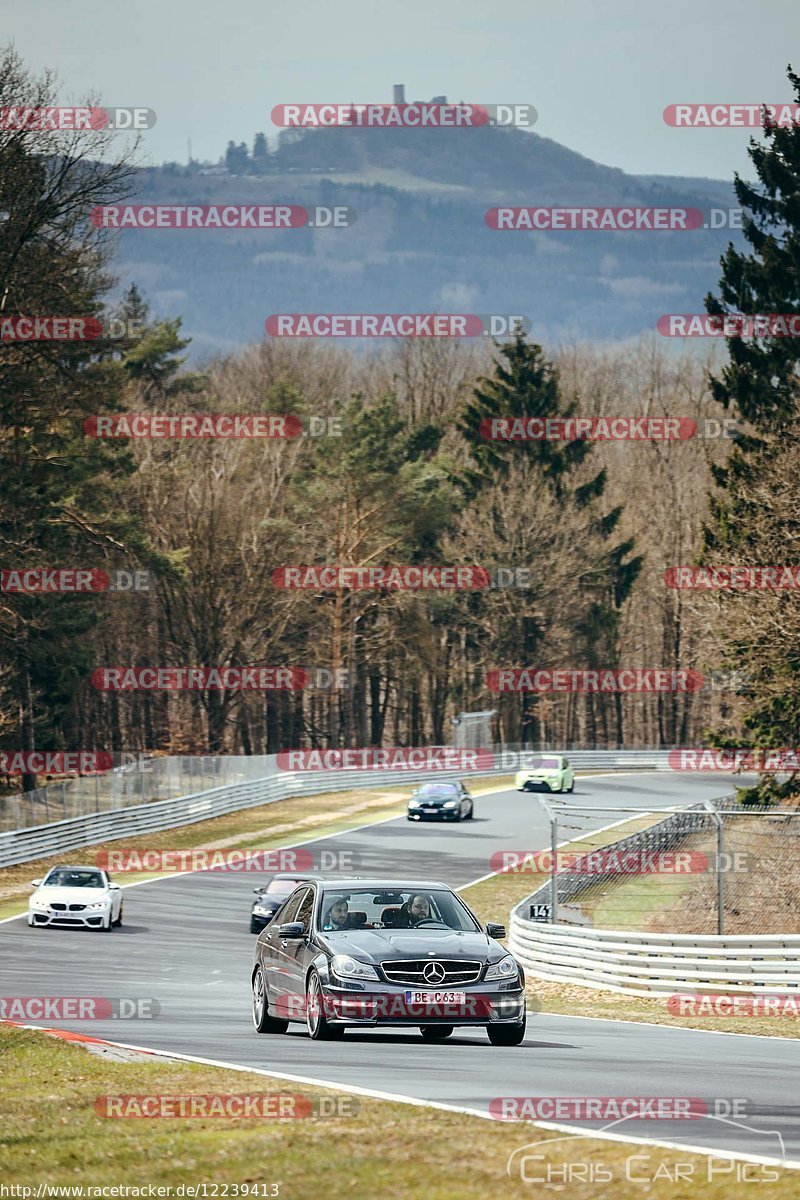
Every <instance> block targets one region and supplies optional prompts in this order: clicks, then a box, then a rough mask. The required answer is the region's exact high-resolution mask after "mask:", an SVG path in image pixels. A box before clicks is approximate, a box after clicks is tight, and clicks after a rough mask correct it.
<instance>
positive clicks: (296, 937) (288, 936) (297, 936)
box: [278, 921, 306, 942]
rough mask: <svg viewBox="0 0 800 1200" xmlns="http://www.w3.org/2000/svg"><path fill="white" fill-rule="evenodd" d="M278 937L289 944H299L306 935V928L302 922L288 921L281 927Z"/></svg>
mask: <svg viewBox="0 0 800 1200" xmlns="http://www.w3.org/2000/svg"><path fill="white" fill-rule="evenodd" d="M278 935H279V936H280V937H282V938H283V939H284V941H287V942H299V941H300V940H301V938H304V937H305V935H306V927H305V925H304V924H303V922H302V921H287V922H286V924H285V925H281V927H280V929H279V930H278Z"/></svg>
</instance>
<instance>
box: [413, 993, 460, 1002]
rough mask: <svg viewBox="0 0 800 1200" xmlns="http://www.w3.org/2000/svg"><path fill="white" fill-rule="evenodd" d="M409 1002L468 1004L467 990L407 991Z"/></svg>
mask: <svg viewBox="0 0 800 1200" xmlns="http://www.w3.org/2000/svg"><path fill="white" fill-rule="evenodd" d="M406 1002H407V1003H408V1004H466V1003H467V993H466V992H406Z"/></svg>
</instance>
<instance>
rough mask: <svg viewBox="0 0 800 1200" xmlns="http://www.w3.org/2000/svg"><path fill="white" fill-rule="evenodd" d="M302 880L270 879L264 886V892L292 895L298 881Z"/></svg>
mask: <svg viewBox="0 0 800 1200" xmlns="http://www.w3.org/2000/svg"><path fill="white" fill-rule="evenodd" d="M302 882H303V881H302V879H270V881H269V883H268V884H267V886H266V887H265V888H264V894H265V895H267V896H291V894H292V892H293V891H294V889H295V888H296V887H297V885H298V883H302Z"/></svg>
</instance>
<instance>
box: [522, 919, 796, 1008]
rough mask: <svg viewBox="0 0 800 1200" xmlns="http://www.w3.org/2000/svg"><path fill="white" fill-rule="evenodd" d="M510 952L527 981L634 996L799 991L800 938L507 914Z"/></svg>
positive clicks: (776, 934)
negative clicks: (591, 924)
mask: <svg viewBox="0 0 800 1200" xmlns="http://www.w3.org/2000/svg"><path fill="white" fill-rule="evenodd" d="M508 948H509V950H510V951H511V953H512V954H513V955H514V957H515V958H517V959H518V960H519V961H520V962H521V963H522V965H523V967H524V968H525V970H526V972H528V973H529V974H530V975H534V976H536V977H537V978H538V979H548V980H553V981H555V982H557V983H572V984H576V983H577V984H580V985H581V986H582V987H588V988H603V989H605V990H606V991H610V992H625V993H628V994H630V995H633V996H653V995H659V994H660V995H663V994H669V995H672V994H677V993H695V992H700V993H725V994H728V993H742V994H745V993H750V994H754V993H758V992H768V993H772V992H780V993H786V992H789V991H791V992H797V993H798V995H799V996H800V934H780V933H775V934H763V935H761V936H760V937H759V936H751V935H749V934H737V935H734V936H732V937H724V936H723V937H720V936H718V935H716V934H706V935H704V936H697V935H694V934H671V933H631V932H630V931H629V930H625V931H624V932H620V931H619V930H612V929H587V928H585V927H584V926H572V925H558V924H556V925H543V924H539V923H537V922H534V921H528V920H526V919H525V918H523V917H521V916H520V915H519V914H518V912H517V910H516V909H515V910H514V911H513V912H512V914H511V928H510V930H509V941H508Z"/></svg>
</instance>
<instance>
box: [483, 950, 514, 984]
mask: <svg viewBox="0 0 800 1200" xmlns="http://www.w3.org/2000/svg"><path fill="white" fill-rule="evenodd" d="M517 973H518V970H517V961H516V959H515V958H514V956H513V955H512V954H506V956H505V957H504V958H501V959H500V961H499V962H496V963H492V964H491V966H489V967H487V968H486V974H485V975H484V979H511V977H512V976H513V975H516V974H517Z"/></svg>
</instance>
